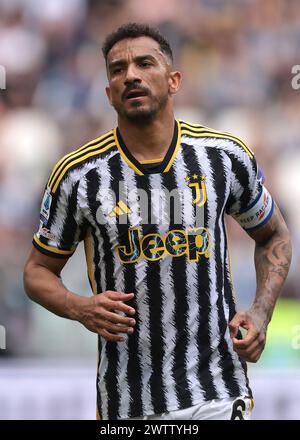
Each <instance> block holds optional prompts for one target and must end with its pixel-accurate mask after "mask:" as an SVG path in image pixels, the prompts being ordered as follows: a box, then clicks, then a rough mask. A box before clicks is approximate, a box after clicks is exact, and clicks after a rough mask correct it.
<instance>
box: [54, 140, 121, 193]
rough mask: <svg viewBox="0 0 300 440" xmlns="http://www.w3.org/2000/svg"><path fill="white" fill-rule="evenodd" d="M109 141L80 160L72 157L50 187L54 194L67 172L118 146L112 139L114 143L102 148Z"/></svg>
mask: <svg viewBox="0 0 300 440" xmlns="http://www.w3.org/2000/svg"><path fill="white" fill-rule="evenodd" d="M106 143H107V141H104V142H101V143H100V144H99V145H98V148H97V149H96V150H94V151H89V152H88V150H89V149H88V150H86V154H84V156H80V157H79V158H78V159H75V157H74V156H73V157H72V160H71V161H70V163H68V165H66V166H65V167H64V168H63V170H62V171H61V173H60V174H59V175H58V176H57V179H56V180H54V181H53V182H52V186H50V185H49V186H50V189H51V191H52V192H53V193H55V192H56V190H57V188H58V185H59V183H60V181H61V180H62V178H63V177H64V175H65V174H66V172H67V171H68V170H69V169H70V168H71V167H72V166H73V165H76V164H78V163H80V162H83V161H84V160H86V159H88V158H89V157H93V156H97V154H100V153H103V152H104V151H107V150H109V149H110V148H112V147H114V146H116V144H115V141H114V139H112V142H110V143H109V144H108V145H106V146H105V147H103V148H101V145H102V146H103V144H106Z"/></svg>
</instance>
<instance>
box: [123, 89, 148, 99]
mask: <svg viewBox="0 0 300 440" xmlns="http://www.w3.org/2000/svg"><path fill="white" fill-rule="evenodd" d="M143 96H147V93H146V92H143V91H142V90H131V91H130V92H128V93H127V94H126V99H135V98H142V97H143Z"/></svg>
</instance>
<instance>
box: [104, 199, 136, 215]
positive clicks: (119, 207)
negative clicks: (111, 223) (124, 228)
mask: <svg viewBox="0 0 300 440" xmlns="http://www.w3.org/2000/svg"><path fill="white" fill-rule="evenodd" d="M131 213H132V211H131V209H130V208H128V206H127V205H126V204H125V203H124V202H122V200H120V201H119V202H118V203H117V204H116V206H115V207H114V209H113V210H112V211H111V213H110V214H109V217H117V216H119V215H123V214H131Z"/></svg>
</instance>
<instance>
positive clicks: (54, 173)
mask: <svg viewBox="0 0 300 440" xmlns="http://www.w3.org/2000/svg"><path fill="white" fill-rule="evenodd" d="M112 136H113V131H112V130H110V131H108V132H107V133H105V134H103V135H102V136H100V137H98V138H96V139H93V140H91V141H89V142H87V143H86V144H84V145H83V146H82V147H79V148H77V149H76V150H74V151H71V152H70V153H68V154H66V155H65V156H63V157H62V158H61V159H60V160H59V161H58V162H57V164H56V165H55V167H54V168H53V171H52V173H51V175H50V177H49V180H48V185H49V186H50V187H51V185H52V184H53V181H54V180H55V178H56V176H57V175H58V174H59V173H60V172H61V170H62V169H63V167H64V165H65V164H66V162H68V161H69V160H70V159H72V158H73V157H74V156H75V157H77V156H78V155H79V154H81V153H83V152H84V151H85V150H88V149H91V148H94V147H96V148H97V146H98V145H99V144H100V143H101V142H103V141H106V140H109V139H110V137H112Z"/></svg>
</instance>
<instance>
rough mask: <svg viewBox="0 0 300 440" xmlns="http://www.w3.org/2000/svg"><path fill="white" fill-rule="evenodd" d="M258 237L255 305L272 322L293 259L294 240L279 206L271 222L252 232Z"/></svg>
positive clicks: (255, 237) (254, 236)
mask: <svg viewBox="0 0 300 440" xmlns="http://www.w3.org/2000/svg"><path fill="white" fill-rule="evenodd" d="M252 238H254V239H255V241H256V247H255V268H256V282H257V291H256V298H255V301H254V304H253V308H254V309H255V308H259V309H260V310H261V311H262V312H263V313H264V314H265V317H266V321H267V322H269V321H270V319H271V316H272V312H273V309H274V306H275V303H276V300H277V298H278V296H279V295H280V292H281V290H282V287H283V284H284V281H285V279H286V277H287V274H288V271H289V267H290V263H291V255H292V251H291V242H290V235H289V232H288V229H287V227H286V224H285V222H284V220H283V218H282V216H281V214H280V212H279V210H278V208H276V210H275V212H274V214H273V216H272V219H271V220H270V222H269V223H268V224H267V225H266V226H264V227H263V228H261V229H260V230H259V231H258V232H257V233H254V234H253V235H252Z"/></svg>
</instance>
